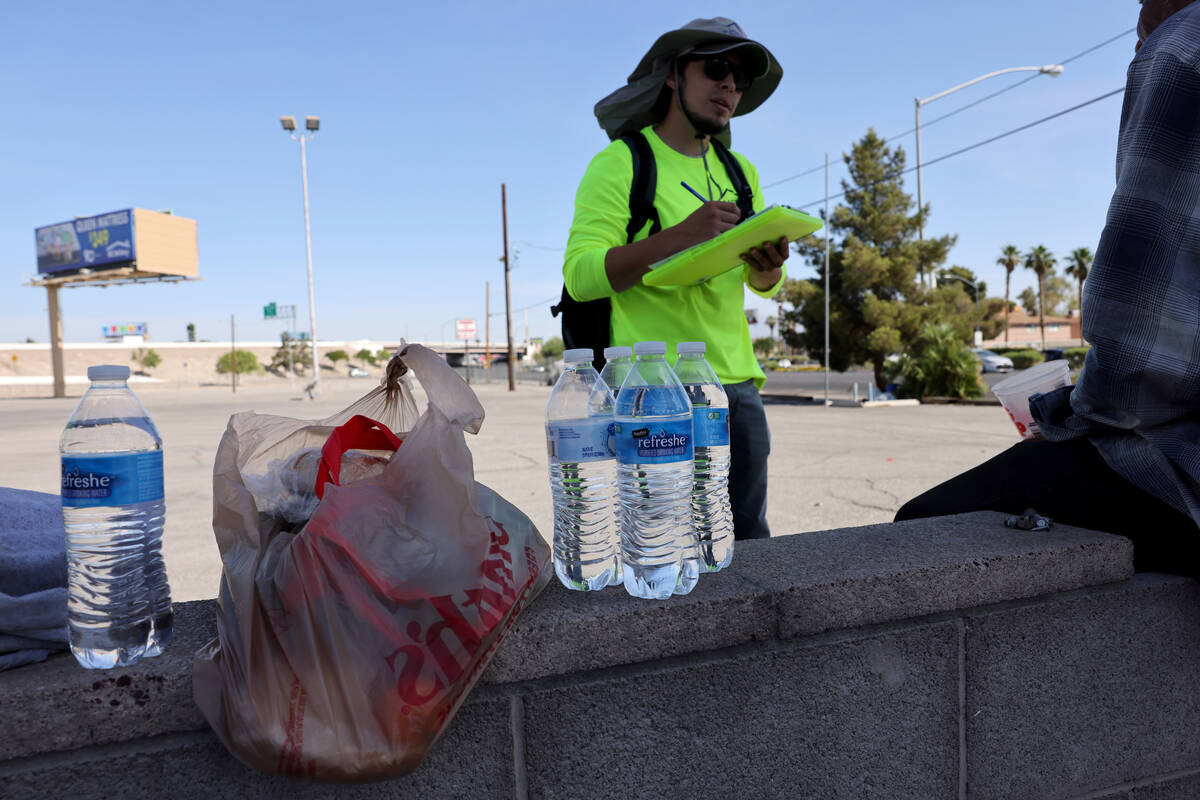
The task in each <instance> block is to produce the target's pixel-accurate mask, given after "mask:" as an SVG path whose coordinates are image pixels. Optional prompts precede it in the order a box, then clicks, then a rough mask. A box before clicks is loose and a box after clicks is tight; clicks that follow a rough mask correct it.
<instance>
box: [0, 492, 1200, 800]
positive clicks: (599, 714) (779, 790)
mask: <svg viewBox="0 0 1200 800" xmlns="http://www.w3.org/2000/svg"><path fill="white" fill-rule="evenodd" d="M1131 556H1132V549H1131V547H1130V545H1129V543H1128V542H1127V541H1126V540H1124V539H1121V538H1119V537H1114V536H1108V535H1105V534H1099V533H1094V532H1090V531H1083V530H1079V529H1074V528H1070V527H1066V526H1056V527H1055V528H1054V529H1052V530H1051V531H1048V532H1040V533H1031V532H1022V531H1014V530H1009V529H1007V528H1004V527H1003V524H1002V517H1001V515H999V514H990V513H977V514H966V515H961V516H957V517H944V518H939V519H934V520H920V521H913V522H907V523H899V524H891V525H876V526H870V527H865V528H853V529H845V530H836V531H825V532H821V533H810V534H804V535H799V536H789V537H782V538H777V539H772V540H768V541H761V542H746V543H739V545H738V550H737V553H736V555H735V558H734V562H733V565H732V566H731V567H730V569H728V570H726V571H724V572H722V573H719V574H717V575H710V576H706V577H704V578H702V579H701V581H700V584H699V586H698V587H697V588H696V590H695V591H694V592H692V594H690V595H688V596H687V597H682V598H675V599H672V600H670V601H665V602H647V601H639V600H634V599H632V598H629V597H628V596H626V595H625V594H624V592H622V591H620V590H608V591H605V592H601V593H597V594H588V595H582V594H578V593H573V592H568V591H567V590H565V589H562V588H561V587H559V586H558V585H557V584H552V585H551V586H550V588H548V589H547V590H546V591H545V592H544V593H543V594H542V595H541V597H539V598H538V599H537V601H535V603H534V604H533V605H531V606H530V608H529V609H528V610H527V612H526V613H525V614H524V615H523V616H522V618H521V619H520V620H519V622H518V623H517V625H516V627H515V628H514V629H513V631H512V633H511V635H510V637H509V638H508V639H507V640H506V642H505V644H504V645H503V646H502V647H501V649H500V651H499V652H498V654H497V656H496V659H495V661H494V662H493V663H492V665H491V666H490V667H489V668H488V670H487V671H486V672H485V674H484V676H483V679H482V680H481V682H480V685H479V686H478V687H477V688H476V689H475V690H474V692H473V693H472V694H471V696H470V698H469V699H468V700H467V702H466V703H465V704H464V706H463V708H462V710H461V711H460V712H459V714H458V715H457V717H456V718H455V719H454V721H453V722H452V723H451V725H450V727H449V729H448V730H447V731H446V732H445V733H444V734H443V736H442V738H441V740H440V741H439V742H438V744H437V745H436V747H435V748H434V750H433V752H432V753H431V754H430V755H429V757H428V758H427V759H426V761H425V762H424V763H423V764H422V765H421V766H420V767H419V768H418V769H417V770H416V771H415V772H414V773H413V774H412V775H410V776H407V777H405V778H400V779H397V780H393V781H387V782H382V783H376V784H367V785H358V786H336V785H329V784H319V783H311V782H303V781H299V780H295V779H288V778H280V777H276V776H270V775H263V774H259V773H256V772H254V771H252V770H250V769H248V768H246V767H244V766H242V765H241V764H240V763H239V762H238V761H237V760H236V759H234V758H233V757H232V756H230V755H229V754H228V753H226V752H225V751H224V749H223V748H222V747H221V745H220V744H219V743H218V742H217V741H216V739H215V738H214V737H213V735H212V734H211V732H209V731H208V729H207V727H206V725H205V723H204V720H203V719H202V718H201V717H200V715H199V713H198V712H197V711H196V709H195V707H194V705H193V703H192V700H191V683H190V668H191V654H192V653H193V652H194V651H195V650H196V649H197V648H198V647H199V646H200V645H201V644H203V643H204V642H206V641H207V640H208V639H209V638H211V637H212V636H213V635H214V632H215V631H214V622H213V607H212V601H203V602H197V603H184V604H180V605H179V606H177V614H178V616H177V623H176V626H177V627H176V641H175V642H174V643H173V645H172V647H171V649H170V650H169V651H168V652H167V653H166V654H164V655H163V656H161V657H159V658H157V659H152V660H150V661H146V662H143V663H141V664H138V665H135V666H134V667H131V668H128V669H123V670H114V671H111V672H88V671H85V670H82V669H79V668H78V667H77V666H76V665H75V663H74V661H73V660H72V659H71V658H70V657H69V656H60V657H56V658H54V659H52V660H51V661H49V662H47V663H45V664H41V665H35V666H29V667H24V668H20V669H17V670H12V671H9V672H4V673H0V731H2V733H0V797H14V798H40V797H55V798H57V797H63V796H69V797H74V798H91V797H97V798H99V797H106V798H107V797H114V796H125V795H143V796H170V797H172V798H173V800H182V798H190V797H204V798H212V797H247V796H254V797H271V798H274V797H279V798H288V799H289V800H291V799H292V798H309V797H335V796H336V797H351V798H354V797H372V798H374V797H380V798H384V797H387V798H393V797H394V798H408V797H425V798H428V797H453V798H459V797H466V798H470V797H480V798H495V797H513V798H590V797H597V798H608V797H614V796H625V797H699V798H708V797H713V798H725V797H789V798H794V797H800V798H808V797H812V798H888V799H889V800H903V799H905V798H913V799H914V800H929V799H931V798H1021V799H1022V800H1025V799H1040V798H1062V799H1063V800H1083V799H1084V798H1087V799H1088V800H1091V799H1093V798H1096V799H1103V800H1118V799H1120V800H1166V799H1167V798H1195V797H1200V693H1198V692H1197V691H1196V687H1197V685H1198V684H1200V584H1197V583H1195V582H1193V581H1190V580H1186V579H1182V578H1177V577H1172V576H1166V575H1149V574H1147V575H1136V576H1135V575H1134V574H1133V571H1132V559H1131Z"/></svg>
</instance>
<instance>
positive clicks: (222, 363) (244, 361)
mask: <svg viewBox="0 0 1200 800" xmlns="http://www.w3.org/2000/svg"><path fill="white" fill-rule="evenodd" d="M231 355H232V356H234V357H235V358H236V360H234V359H232V358H230V356H231ZM231 364H236V365H237V371H238V374H239V375H241V374H245V373H248V372H262V371H263V368H262V365H261V364H259V363H258V359H257V358H256V357H255V355H254V353H251V352H250V351H249V350H235V351H234V352H233V353H226V354H225V355H223V356H221V357H220V358H218V359H217V373H218V374H220V375H227V374H229V373H230V372H232V371H233V370H232V369H231V366H230V365H231Z"/></svg>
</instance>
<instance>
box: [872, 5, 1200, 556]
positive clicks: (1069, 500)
mask: <svg viewBox="0 0 1200 800" xmlns="http://www.w3.org/2000/svg"><path fill="white" fill-rule="evenodd" d="M1083 334H1084V337H1085V338H1086V339H1087V340H1088V341H1089V342H1091V344H1092V347H1091V350H1089V351H1088V354H1087V357H1086V360H1085V362H1084V368H1083V372H1082V374H1081V375H1080V377H1079V382H1078V383H1077V384H1076V385H1075V386H1067V387H1064V388H1062V389H1057V390H1055V391H1053V392H1049V393H1047V394H1043V395H1035V396H1034V398H1032V399H1031V401H1030V405H1031V407H1032V409H1033V416H1034V419H1035V420H1036V421H1037V423H1038V425H1039V427H1040V428H1041V430H1042V433H1043V435H1044V436H1045V439H1044V440H1037V441H1029V442H1022V443H1021V444H1018V445H1016V446H1015V447H1012V448H1010V449H1009V450H1007V451H1005V452H1004V453H1001V454H1000V455H998V456H996V457H995V458H993V459H992V460H990V461H988V462H986V463H984V464H982V465H980V466H979V467H976V468H975V469H972V470H969V471H968V472H965V473H963V474H962V475H959V476H957V477H955V478H952V479H951V480H949V481H947V482H946V483H943V484H942V485H940V486H937V487H935V488H933V489H931V490H929V491H928V492H926V493H925V494H923V495H921V496H919V497H916V498H914V499H913V500H910V501H909V502H908V503H906V504H905V505H904V506H903V507H902V508H901V509H900V511H899V512H898V513H897V515H896V519H897V520H902V519H913V518H918V517H928V516H936V515H940V514H955V513H961V512H964V511H973V510H980V509H990V510H995V511H1004V512H1007V513H1011V514H1020V513H1021V512H1023V511H1024V510H1025V509H1027V508H1033V509H1036V510H1037V511H1038V512H1039V513H1040V514H1043V515H1046V516H1050V517H1052V518H1054V519H1056V520H1058V521H1060V522H1064V523H1067V524H1071V525H1078V526H1081V527H1085V528H1092V529H1094V530H1100V531H1108V532H1110V533H1117V534H1121V535H1123V536H1127V537H1129V538H1130V539H1131V540H1133V543H1134V564H1135V567H1136V568H1137V569H1138V570H1139V571H1147V570H1153V571H1162V572H1172V573H1181V574H1187V575H1191V576H1194V577H1200V560H1198V559H1197V558H1196V556H1195V555H1193V553H1194V552H1195V547H1194V546H1193V545H1194V543H1195V541H1196V536H1197V534H1198V533H1200V530H1198V526H1200V3H1197V2H1193V1H1192V0H1144V2H1143V3H1142V8H1141V15H1140V17H1139V20H1138V45H1137V54H1136V56H1135V57H1134V59H1133V62H1132V63H1131V64H1130V65H1129V73H1128V78H1127V80H1126V84H1125V99H1124V105H1123V107H1122V109H1121V128H1120V134H1119V137H1118V140H1117V186H1116V191H1115V192H1114V193H1113V198H1112V202H1111V203H1110V204H1109V208H1108V219H1107V222H1106V224H1105V226H1104V231H1103V232H1102V233H1101V235H1100V244H1099V247H1098V248H1097V251H1096V259H1095V263H1094V264H1093V267H1092V270H1091V272H1089V273H1088V278H1087V282H1086V283H1085V284H1084V293H1083Z"/></svg>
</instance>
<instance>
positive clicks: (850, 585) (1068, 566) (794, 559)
mask: <svg viewBox="0 0 1200 800" xmlns="http://www.w3.org/2000/svg"><path fill="white" fill-rule="evenodd" d="M738 547H739V548H740V549H739V551H738V554H737V556H736V557H735V558H734V562H733V564H732V565H731V566H730V569H732V570H733V571H734V572H735V573H736V574H739V575H742V576H744V577H745V578H746V579H747V580H749V581H752V582H754V583H757V584H759V585H762V586H764V587H765V588H768V589H770V590H771V591H773V592H774V593H775V596H776V601H777V606H778V611H779V635H780V637H781V638H788V637H792V636H803V635H807V634H812V633H820V632H822V631H831V630H839V629H843V628H855V627H859V626H861V625H870V624H874V623H879V622H888V621H891V620H898V619H907V618H913V617H920V616H923V615H926V614H933V613H939V612H945V611H955V610H959V609H965V608H972V607H975V606H982V605H988V604H991V603H998V602H1003V601H1005V600H1013V599H1018V598H1025V597H1036V596H1038V595H1043V594H1050V593H1052V592H1063V591H1069V590H1071V589H1078V588H1080V587H1083V586H1093V585H1096V584H1102V583H1110V582H1113V581H1120V580H1124V579H1126V578H1128V577H1129V576H1130V575H1132V574H1133V547H1132V545H1131V544H1130V543H1129V540H1128V539H1125V538H1123V537H1120V536H1112V535H1109V534H1105V533H1097V532H1095V531H1088V530H1083V529H1081V528H1073V527H1070V526H1068V525H1055V526H1054V527H1053V528H1052V529H1051V530H1049V531H1020V530H1013V529H1010V528H1006V527H1004V515H1003V514H1000V513H997V512H991V511H980V512H974V513H970V514H959V515H956V516H949V517H935V518H931V519H920V520H911V521H908V522H898V523H888V524H884V525H868V526H866V527H862V528H844V529H841V530H833V531H822V532H819V533H804V534H798V535H795V536H785V537H781V538H778V539H770V540H765V541H751V542H739V543H738Z"/></svg>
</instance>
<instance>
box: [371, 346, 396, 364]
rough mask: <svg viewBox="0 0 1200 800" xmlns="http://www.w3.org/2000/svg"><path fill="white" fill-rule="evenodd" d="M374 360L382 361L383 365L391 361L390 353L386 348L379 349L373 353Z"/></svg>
mask: <svg viewBox="0 0 1200 800" xmlns="http://www.w3.org/2000/svg"><path fill="white" fill-rule="evenodd" d="M375 360H376V361H382V362H383V363H384V364H386V363H388V362H389V361H391V360H392V351H391V350H388V349H387V348H386V347H381V348H379V349H378V350H376V351H375Z"/></svg>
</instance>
